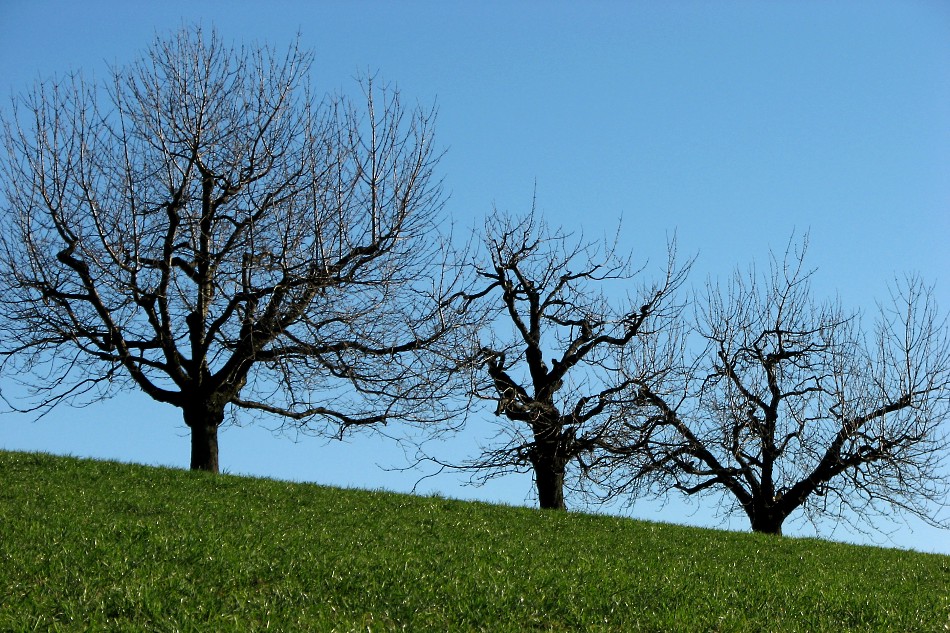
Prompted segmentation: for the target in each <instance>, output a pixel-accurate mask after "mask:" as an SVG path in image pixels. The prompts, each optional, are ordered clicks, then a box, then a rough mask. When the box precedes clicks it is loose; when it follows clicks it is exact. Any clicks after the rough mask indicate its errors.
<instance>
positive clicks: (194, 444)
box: [191, 424, 219, 473]
mask: <svg viewBox="0 0 950 633" xmlns="http://www.w3.org/2000/svg"><path fill="white" fill-rule="evenodd" d="M191 469H192V470H204V471H207V472H211V473H217V472H219V471H218V425H217V424H196V425H194V426H192V427H191Z"/></svg>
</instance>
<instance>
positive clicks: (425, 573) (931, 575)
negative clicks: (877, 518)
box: [0, 452, 950, 633]
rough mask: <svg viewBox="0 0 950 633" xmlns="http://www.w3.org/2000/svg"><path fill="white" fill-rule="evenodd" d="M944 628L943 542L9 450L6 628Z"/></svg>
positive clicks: (1, 517) (0, 571)
mask: <svg viewBox="0 0 950 633" xmlns="http://www.w3.org/2000/svg"><path fill="white" fill-rule="evenodd" d="M265 629H267V630H276V631H390V630H406V631H449V630H451V631H532V630H537V631H941V632H944V633H945V632H946V631H948V630H950V557H948V556H940V555H934V554H919V553H913V552H903V551H898V550H889V549H882V548H874V547H858V546H851V545H842V544H837V543H828V542H823V541H817V540H809V539H788V538H778V539H777V538H773V537H766V536H761V535H755V534H737V533H729V532H720V531H714V530H704V529H698V528H686V527H678V526H671V525H663V524H652V523H646V522H641V521H632V520H628V519H621V518H615V517H605V516H590V515H583V514H565V513H561V514H558V513H551V512H540V511H537V510H531V509H525V508H510V507H502V506H493V505H488V504H480V503H469V502H461V501H453V500H445V499H440V498H423V497H413V496H407V495H398V494H390V493H382V492H367V491H357V490H339V489H333V488H326V487H320V486H315V485H305V484H292V483H286V482H278V481H270V480H263V479H251V478H244V477H234V476H211V475H207V474H204V473H192V472H187V471H178V470H172V469H162V468H150V467H143V466H134V465H125V464H116V463H109V462H99V461H89V460H78V459H71V458H62V457H52V456H48V455H42V454H32V453H10V452H0V631H27V630H30V631H32V630H40V631H66V630H70V631H72V630H75V631H85V630H114V631H250V630H265Z"/></svg>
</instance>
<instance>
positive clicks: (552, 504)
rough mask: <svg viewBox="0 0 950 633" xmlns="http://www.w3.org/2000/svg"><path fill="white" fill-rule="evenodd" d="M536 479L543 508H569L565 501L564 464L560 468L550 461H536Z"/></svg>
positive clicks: (539, 501) (539, 502) (540, 503)
mask: <svg viewBox="0 0 950 633" xmlns="http://www.w3.org/2000/svg"><path fill="white" fill-rule="evenodd" d="M534 481H535V486H537V489H538V504H539V505H540V506H541V509H542V510H567V505H566V504H565V503H564V466H561V467H560V468H558V467H557V466H556V465H555V464H552V463H551V462H550V461H538V462H535V464H534Z"/></svg>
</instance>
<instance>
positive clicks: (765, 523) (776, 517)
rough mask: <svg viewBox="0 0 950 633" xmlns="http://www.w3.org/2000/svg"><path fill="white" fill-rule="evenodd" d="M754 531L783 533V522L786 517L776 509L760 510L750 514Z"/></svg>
mask: <svg viewBox="0 0 950 633" xmlns="http://www.w3.org/2000/svg"><path fill="white" fill-rule="evenodd" d="M749 520H750V521H751V522H752V531H753V532H760V533H762V534H775V535H778V536H781V535H782V523H784V522H785V517H784V516H782V515H781V514H779V513H778V512H776V511H774V510H760V511H758V512H753V513H752V514H750V515H749Z"/></svg>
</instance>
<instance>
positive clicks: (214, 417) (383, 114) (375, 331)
mask: <svg viewBox="0 0 950 633" xmlns="http://www.w3.org/2000/svg"><path fill="white" fill-rule="evenodd" d="M311 62H312V56H311V54H309V53H306V52H303V51H301V50H300V49H299V47H298V46H294V47H291V48H290V49H289V50H287V51H286V52H285V53H279V52H276V51H274V50H272V49H270V48H266V47H265V48H247V49H245V48H234V47H229V46H226V45H225V44H224V43H223V42H222V40H221V38H220V36H219V35H217V34H216V33H211V34H207V33H203V32H202V31H201V29H184V30H182V31H181V32H179V33H177V34H175V35H173V36H171V37H168V38H164V39H163V38H157V39H156V40H155V42H154V43H153V45H152V46H151V47H150V48H149V49H148V52H147V54H146V55H144V56H143V57H142V58H141V59H139V60H138V61H136V62H134V63H133V64H131V65H130V66H128V67H125V68H119V69H115V70H113V71H111V72H110V77H109V80H108V81H106V82H104V83H102V84H100V83H95V82H92V81H87V80H86V79H84V78H83V77H82V76H81V75H70V76H68V77H66V78H65V79H63V80H60V81H56V80H53V81H47V82H43V83H40V84H39V85H38V86H37V87H36V88H35V90H34V91H33V92H32V93H31V94H29V95H27V96H24V97H21V98H19V99H17V100H15V102H14V104H13V115H12V116H11V117H10V118H9V120H7V121H6V122H5V127H4V133H3V140H4V144H5V149H6V153H5V156H3V158H2V159H0V173H2V177H3V209H2V218H0V222H2V225H0V258H2V262H0V268H2V270H0V328H2V330H3V338H2V354H3V358H4V361H3V370H4V371H5V374H6V375H7V376H8V377H9V378H10V379H14V378H20V379H22V380H25V381H26V382H27V385H28V386H29V388H30V395H31V398H30V399H29V400H28V402H27V404H22V405H17V406H18V407H19V408H20V409H30V410H33V411H40V412H42V411H45V410H48V408H49V407H52V406H53V405H55V404H57V403H59V402H70V403H74V404H76V403H83V402H89V401H92V400H95V399H98V398H102V397H107V396H109V395H111V394H113V393H115V392H116V391H117V390H123V389H139V390H141V391H143V392H145V393H146V394H148V395H149V396H150V397H152V398H154V399H155V400H157V401H159V402H164V403H168V404H171V405H174V406H176V407H178V408H180V409H181V410H182V413H183V417H184V422H185V424H186V425H187V426H188V427H189V429H190V430H191V467H192V468H193V469H202V470H209V471H217V470H218V448H217V432H218V428H219V426H220V425H221V424H222V422H223V421H224V420H225V417H226V412H231V413H232V414H233V413H234V412H235V410H243V411H245V412H250V413H251V414H255V413H256V414H258V415H269V414H274V415H277V416H284V418H285V419H289V420H297V421H299V422H300V423H301V424H309V425H313V424H315V423H316V422H317V421H320V420H322V421H323V422H324V423H326V424H328V425H329V426H328V427H327V428H329V429H343V428H346V427H350V426H353V425H369V424H376V423H384V422H386V421H387V420H389V419H391V418H397V419H423V418H427V417H431V416H435V417H438V412H436V411H433V410H431V409H430V406H439V403H440V399H439V398H438V395H439V393H440V389H441V388H442V387H445V386H446V385H447V381H448V379H449V374H450V373H451V372H450V370H451V367H450V363H449V361H448V360H446V359H448V358H450V356H449V355H448V354H446V353H444V352H445V350H447V349H451V348H452V347H453V346H454V345H455V344H456V342H455V341H453V340H452V339H453V336H455V333H456V326H458V325H459V321H458V318H459V313H458V312H453V311H452V310H450V309H449V297H450V294H451V291H452V287H453V284H454V283H455V281H456V279H455V278H452V277H451V275H450V270H451V269H450V267H447V266H441V265H440V264H441V263H443V262H444V261H445V257H444V256H445V253H444V252H442V251H441V250H440V248H441V247H440V246H438V242H437V241H436V240H437V238H435V233H434V230H435V229H436V222H437V220H438V216H439V213H440V211H441V209H442V206H443V196H442V191H441V183H440V181H439V179H438V178H437V177H436V176H435V175H434V171H433V170H434V167H435V165H436V163H437V161H438V159H439V154H438V153H437V152H436V151H435V149H434V146H433V130H432V126H433V122H434V112H433V111H426V110H422V109H406V108H405V107H404V106H403V105H402V103H401V101H400V96H399V93H398V92H397V91H396V90H394V89H391V88H389V87H380V86H379V85H378V83H374V82H373V81H372V80H367V81H364V82H363V83H362V87H363V89H364V90H363V93H364V96H365V108H361V109H358V108H356V107H354V106H353V105H351V103H350V101H349V100H347V99H345V98H343V97H329V98H327V99H325V100H323V101H322V102H321V101H317V100H316V99H315V98H314V96H313V94H312V92H311V88H310V85H309V81H308V74H309V71H310V67H311ZM443 413H444V412H443Z"/></svg>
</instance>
